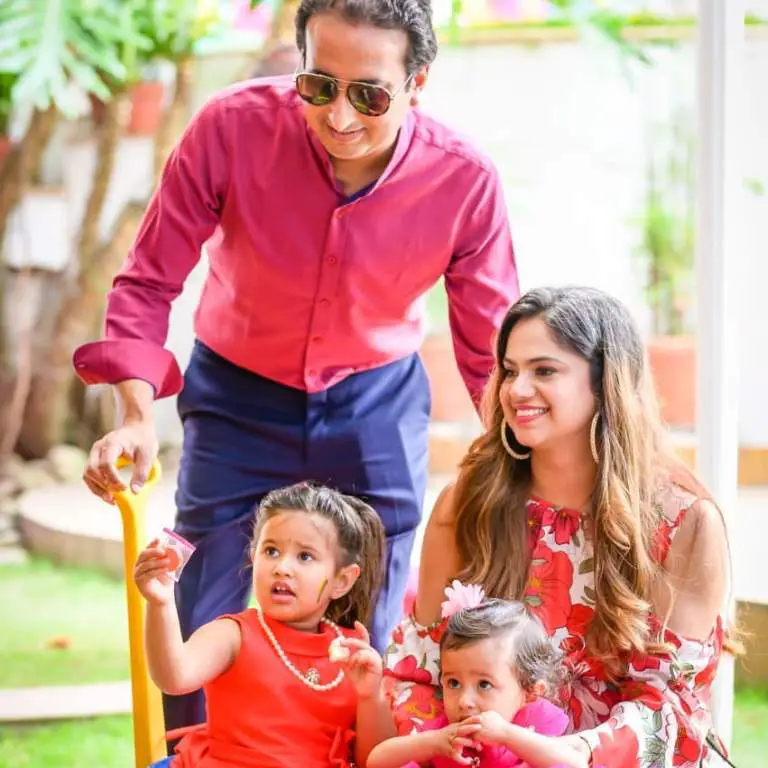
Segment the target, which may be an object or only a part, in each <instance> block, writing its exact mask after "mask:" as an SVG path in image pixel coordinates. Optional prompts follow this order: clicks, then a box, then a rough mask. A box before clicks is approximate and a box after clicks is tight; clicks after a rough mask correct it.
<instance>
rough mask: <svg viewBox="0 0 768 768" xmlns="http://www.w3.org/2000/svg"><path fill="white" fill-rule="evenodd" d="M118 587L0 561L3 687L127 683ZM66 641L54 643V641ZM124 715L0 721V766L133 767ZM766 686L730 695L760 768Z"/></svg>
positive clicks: (751, 767) (739, 754)
mask: <svg viewBox="0 0 768 768" xmlns="http://www.w3.org/2000/svg"><path fill="white" fill-rule="evenodd" d="M123 589H124V587H123V584H121V583H120V582H118V581H116V580H115V579H111V578H109V577H108V576H104V575H102V574H99V573H94V572H92V571H84V570H77V569H71V568H57V567H56V566H54V565H51V564H50V563H48V562H46V561H43V560H34V561H32V562H31V563H30V564H29V565H25V566H3V567H0V616H2V617H3V630H2V632H0V688H6V687H14V686H31V685H52V684H62V685H63V684H74V683H80V682H82V683H85V682H104V681H111V680H124V679H126V678H127V676H128V658H127V653H128V645H127V626H126V625H127V622H126V618H125V597H124V594H123ZM59 637H61V638H67V639H68V640H69V643H70V645H69V647H68V648H66V649H51V648H49V643H50V641H51V640H53V639H56V638H59ZM132 749H133V748H132V734H131V720H130V717H127V716H125V717H105V718H100V719H95V720H85V721H74V722H67V723H54V724H47V725H39V726H23V727H21V726H19V727H17V726H13V727H7V726H0V766H2V768H6V767H7V768H83V766H91V765H93V766H98V767H99V768H130V767H131V766H132V764H133V762H132V760H133V751H132ZM766 755H768V690H742V691H739V692H738V694H737V697H736V713H735V717H734V747H733V756H732V757H733V762H734V764H735V765H737V766H738V768H764V766H765V765H766V764H767V762H766Z"/></svg>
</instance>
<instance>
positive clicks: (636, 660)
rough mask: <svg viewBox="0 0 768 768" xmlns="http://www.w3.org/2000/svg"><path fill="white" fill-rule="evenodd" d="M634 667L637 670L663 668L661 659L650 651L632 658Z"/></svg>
mask: <svg viewBox="0 0 768 768" xmlns="http://www.w3.org/2000/svg"><path fill="white" fill-rule="evenodd" d="M632 668H633V669H634V670H635V671H637V672H645V671H646V670H649V669H661V659H660V658H658V657H657V656H651V655H650V654H649V653H638V654H637V655H636V656H634V657H633V658H632Z"/></svg>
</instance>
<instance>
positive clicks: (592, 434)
mask: <svg viewBox="0 0 768 768" xmlns="http://www.w3.org/2000/svg"><path fill="white" fill-rule="evenodd" d="M599 420H600V412H599V411H595V415H594V416H593V417H592V424H591V425H590V427H589V447H590V449H591V450H592V458H593V459H594V460H595V464H599V463H600V454H599V453H598V452H597V422H598V421H599Z"/></svg>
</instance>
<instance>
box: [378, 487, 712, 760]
mask: <svg viewBox="0 0 768 768" xmlns="http://www.w3.org/2000/svg"><path fill="white" fill-rule="evenodd" d="M667 496H668V498H667V499H665V502H666V503H663V504H661V505H660V507H659V511H660V524H659V542H658V547H657V552H656V556H657V557H658V558H659V560H660V562H663V561H664V560H665V558H666V555H667V553H668V551H669V547H670V545H671V542H672V539H673V537H674V535H675V533H676V531H677V530H678V528H679V526H680V523H681V522H682V520H683V517H684V515H685V513H686V511H687V510H688V509H689V508H690V506H691V504H692V503H693V502H694V501H695V497H693V496H691V495H690V494H687V493H685V492H683V491H682V490H681V489H679V488H677V487H674V488H672V489H670V490H669V491H668V492H667ZM669 510H672V512H671V513H670V512H669ZM528 521H529V534H530V535H529V544H530V550H531V570H530V577H529V580H528V586H527V588H526V591H525V596H524V602H525V603H526V604H527V605H528V606H529V608H530V610H531V612H532V613H533V614H535V615H536V616H537V617H538V618H539V620H540V621H541V622H542V623H543V624H544V626H545V627H546V629H547V631H548V632H549V634H550V636H551V637H552V638H553V639H554V641H555V643H556V644H557V645H558V646H559V647H560V649H561V650H562V651H563V652H564V654H565V658H566V663H567V664H568V666H569V668H570V669H571V670H572V671H573V675H574V680H573V683H572V685H571V686H570V689H569V692H568V694H567V701H563V705H564V707H565V708H566V711H567V714H568V716H569V719H570V727H569V732H571V733H572V732H576V731H578V732H580V733H581V734H582V735H583V736H584V737H585V738H586V739H587V741H588V742H589V744H590V746H591V747H592V750H593V751H592V755H593V757H592V764H593V765H594V766H606V768H634V767H635V766H636V767H637V768H652V767H653V768H655V767H656V766H659V767H660V768H662V767H663V768H666V767H667V766H670V767H671V766H682V767H685V768H693V767H694V766H696V767H697V768H698V767H699V766H710V765H711V766H716V765H722V762H721V761H720V758H719V757H717V756H716V755H715V753H714V752H713V750H712V749H711V748H710V746H709V745H708V743H707V737H708V735H709V734H710V729H711V727H712V724H711V718H710V714H709V698H710V687H711V684H712V681H713V679H714V676H715V672H716V669H717V664H718V660H719V657H720V652H721V649H722V642H723V628H722V627H723V624H722V620H720V619H718V622H717V625H716V627H715V628H714V629H713V631H712V634H711V636H710V638H709V639H708V640H707V641H706V642H704V643H702V642H699V641H695V640H690V639H686V638H684V637H680V636H678V635H676V634H673V633H672V632H670V631H669V630H666V631H665V632H664V638H665V640H666V641H667V642H668V643H669V644H670V646H671V647H672V648H674V651H672V652H669V653H665V654H663V655H639V654H636V655H634V656H633V657H632V658H631V659H629V662H628V665H627V669H626V674H625V675H624V676H623V678H622V679H621V680H620V681H619V682H618V683H610V682H608V680H607V678H606V675H605V673H604V670H603V668H602V665H601V662H600V660H599V659H596V658H594V657H593V656H591V655H589V654H587V653H586V651H585V649H584V636H585V633H586V629H587V626H588V625H589V622H590V619H591V617H592V613H593V609H594V604H595V592H594V569H593V548H592V543H591V541H590V540H589V537H588V536H587V535H585V532H584V530H583V528H582V524H581V517H580V515H579V513H578V512H575V511H573V510H569V509H564V508H558V507H554V506H552V505H551V504H548V503H546V502H544V501H542V500H540V499H535V498H534V499H531V500H530V501H529V502H528ZM650 620H651V625H652V626H656V627H659V626H660V625H659V621H658V619H656V618H655V617H653V616H652V617H650ZM442 629H443V627H442V626H438V627H435V628H432V629H426V628H424V627H420V626H419V625H417V624H416V623H415V621H414V620H413V619H411V618H408V619H406V620H405V621H404V622H402V623H401V624H400V625H399V626H398V627H397V628H396V630H395V632H394V634H393V637H392V642H391V645H390V647H389V648H388V650H387V656H386V667H387V669H386V675H387V689H388V692H389V695H390V696H391V700H392V706H393V709H394V711H395V716H396V720H397V723H398V729H399V731H400V733H403V734H404V733H409V732H412V731H414V730H422V729H424V728H426V727H429V725H430V723H431V722H432V721H434V720H435V719H436V718H438V717H439V716H440V713H441V709H442V703H441V701H440V689H439V687H437V686H438V680H439V674H440V668H439V648H438V642H439V638H440V635H441V634H442Z"/></svg>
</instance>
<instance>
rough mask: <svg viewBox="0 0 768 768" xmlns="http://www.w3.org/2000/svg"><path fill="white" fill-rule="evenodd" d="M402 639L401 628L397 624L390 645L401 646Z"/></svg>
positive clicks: (400, 625)
mask: <svg viewBox="0 0 768 768" xmlns="http://www.w3.org/2000/svg"><path fill="white" fill-rule="evenodd" d="M403 639H404V638H403V626H402V624H398V625H397V626H396V627H395V629H394V631H393V632H392V641H391V642H392V645H402V644H403Z"/></svg>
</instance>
